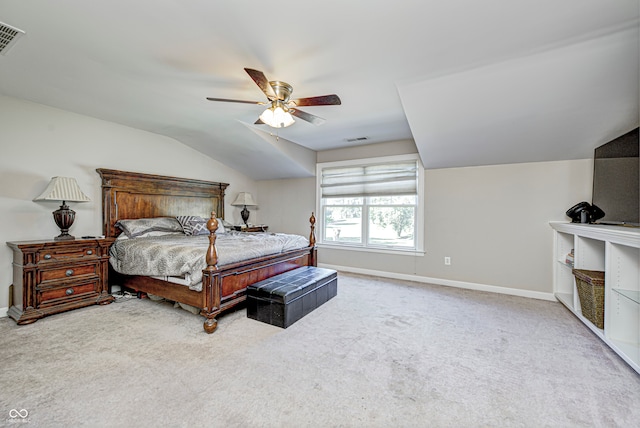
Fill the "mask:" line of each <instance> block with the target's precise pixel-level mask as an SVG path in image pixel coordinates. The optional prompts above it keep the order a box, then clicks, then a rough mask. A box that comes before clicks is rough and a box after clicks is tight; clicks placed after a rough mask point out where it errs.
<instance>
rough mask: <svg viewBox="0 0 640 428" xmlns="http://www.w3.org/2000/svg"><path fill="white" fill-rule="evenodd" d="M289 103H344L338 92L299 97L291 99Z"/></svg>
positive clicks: (299, 105)
mask: <svg viewBox="0 0 640 428" xmlns="http://www.w3.org/2000/svg"><path fill="white" fill-rule="evenodd" d="M289 103H293V104H295V105H296V106H298V107H302V106H339V105H340V104H342V101H340V97H338V96H337V95H336V94H331V95H320V96H319V97H309V98H298V99H297V100H291V101H289Z"/></svg>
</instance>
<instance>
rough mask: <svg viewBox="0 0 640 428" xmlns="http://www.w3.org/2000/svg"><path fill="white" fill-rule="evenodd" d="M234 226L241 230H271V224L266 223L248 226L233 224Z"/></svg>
mask: <svg viewBox="0 0 640 428" xmlns="http://www.w3.org/2000/svg"><path fill="white" fill-rule="evenodd" d="M233 228H234V229H235V230H237V231H239V232H266V231H267V230H269V226H267V225H264V224H262V225H258V226H247V227H242V226H233Z"/></svg>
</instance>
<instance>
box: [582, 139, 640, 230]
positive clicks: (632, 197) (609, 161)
mask: <svg viewBox="0 0 640 428" xmlns="http://www.w3.org/2000/svg"><path fill="white" fill-rule="evenodd" d="M639 152H640V143H639V134H638V128H636V129H634V130H633V131H631V132H629V133H627V134H624V135H623V136H621V137H619V138H616V139H615V140H613V141H610V142H608V143H606V144H603V145H602V146H600V147H598V148H597V149H596V150H595V154H594V161H593V200H592V204H593V205H596V206H597V207H599V208H600V209H601V210H602V211H604V217H602V218H601V219H600V220H599V221H598V223H600V224H617V225H628V226H640V173H639V171H640V158H639Z"/></svg>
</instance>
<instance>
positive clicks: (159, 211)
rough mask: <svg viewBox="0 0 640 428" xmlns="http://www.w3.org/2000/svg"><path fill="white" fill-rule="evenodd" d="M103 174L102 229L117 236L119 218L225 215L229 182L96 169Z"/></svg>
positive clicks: (220, 216)
mask: <svg viewBox="0 0 640 428" xmlns="http://www.w3.org/2000/svg"><path fill="white" fill-rule="evenodd" d="M96 171H97V172H98V174H100V177H102V232H103V233H104V235H105V236H107V237H116V236H118V234H119V233H120V229H118V228H116V227H115V224H116V222H117V221H118V220H121V219H137V218H151V217H175V216H178V215H199V216H201V217H203V218H209V216H210V215H211V212H212V211H215V212H216V216H217V217H218V218H224V192H225V189H226V188H227V186H229V184H227V183H217V182H213V181H203V180H192V179H187V178H178V177H168V176H162V175H152V174H141V173H137V172H127V171H118V170H113V169H103V168H99V169H97V170H96Z"/></svg>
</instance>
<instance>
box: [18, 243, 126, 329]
mask: <svg viewBox="0 0 640 428" xmlns="http://www.w3.org/2000/svg"><path fill="white" fill-rule="evenodd" d="M113 241H114V239H112V238H96V239H93V238H92V239H75V240H71V241H53V240H46V241H22V242H7V245H8V246H9V247H11V249H12V250H13V286H12V288H13V293H12V295H11V298H12V301H11V302H10V305H11V307H10V308H9V311H8V315H9V316H10V317H11V318H13V319H14V320H15V321H16V322H17V323H18V324H30V323H32V322H35V321H37V320H38V319H40V318H43V317H46V316H48V315H52V314H56V313H59V312H64V311H69V310H71V309H77V308H81V307H83V306H89V305H95V304H99V305H104V304H108V303H111V302H113V300H114V299H113V297H112V296H111V295H110V294H109V293H108V272H109V247H110V246H111V244H112V243H113Z"/></svg>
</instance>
